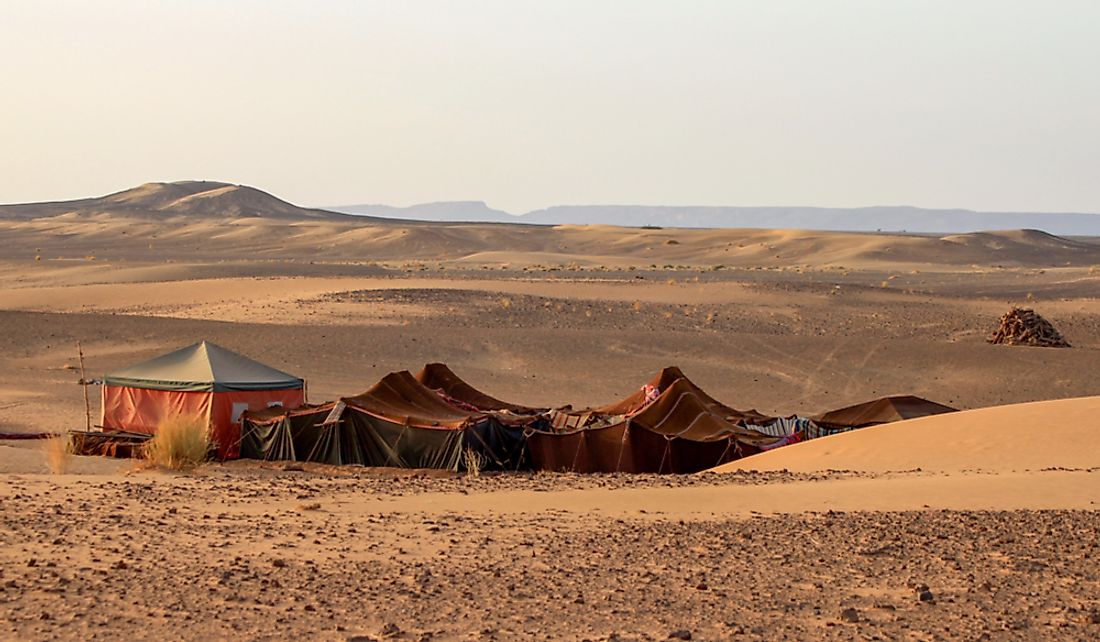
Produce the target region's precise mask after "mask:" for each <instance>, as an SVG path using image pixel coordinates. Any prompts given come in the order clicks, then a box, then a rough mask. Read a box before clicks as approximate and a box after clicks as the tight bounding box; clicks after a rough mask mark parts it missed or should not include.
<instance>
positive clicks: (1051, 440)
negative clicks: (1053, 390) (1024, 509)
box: [713, 397, 1100, 473]
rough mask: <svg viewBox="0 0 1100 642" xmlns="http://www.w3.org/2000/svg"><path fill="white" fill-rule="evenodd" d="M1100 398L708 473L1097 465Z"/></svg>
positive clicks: (964, 418)
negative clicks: (1097, 428)
mask: <svg viewBox="0 0 1100 642" xmlns="http://www.w3.org/2000/svg"><path fill="white" fill-rule="evenodd" d="M1098 417H1100V397H1082V398H1078V399H1062V400H1057V401H1039V402H1033V403H1023V404H1012V405H1008V406H995V407H992V408H980V409H977V410H966V411H962V412H954V413H948V414H943V415H934V416H931V417H921V418H919V419H910V420H908V421H899V422H896V423H891V424H883V425H881V426H874V427H871V428H864V429H862V430H855V431H852V432H849V433H844V434H840V435H833V436H831V437H825V438H822V439H815V440H813V441H808V442H804V443H801V444H795V445H793V446H787V447H785V448H780V449H778V450H774V451H771V452H767V453H762V454H759V455H754V456H752V457H747V458H745V459H741V460H738V461H735V462H731V463H729V464H726V465H724V466H720V467H718V468H715V469H714V471H713V472H720V473H721V472H734V471H739V470H757V471H776V470H788V471H792V472H813V471H823V470H851V471H866V472H876V473H878V472H889V471H912V470H915V469H918V468H919V469H921V470H922V471H938V472H961V471H982V472H996V473H1007V472H1022V471H1025V470H1030V471H1037V470H1042V469H1045V468H1081V469H1091V468H1100V432H1098V431H1097V430H1096V427H1097V425H1098Z"/></svg>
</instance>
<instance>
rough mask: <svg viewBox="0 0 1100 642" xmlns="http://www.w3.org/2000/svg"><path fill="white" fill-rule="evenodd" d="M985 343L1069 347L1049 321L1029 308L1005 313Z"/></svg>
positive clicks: (1013, 309) (1014, 309) (1015, 309)
mask: <svg viewBox="0 0 1100 642" xmlns="http://www.w3.org/2000/svg"><path fill="white" fill-rule="evenodd" d="M987 341H989V342H990V343H998V344H1004V345H1010V346H1020V345H1024V346H1037V347H1043V348H1068V347H1070V345H1069V342H1068V341H1066V340H1065V338H1064V337H1063V336H1062V334H1061V333H1060V332H1058V330H1057V329H1055V327H1054V326H1053V325H1052V324H1051V323H1050V321H1047V320H1046V319H1044V318H1043V317H1041V316H1039V314H1038V313H1037V312H1035V311H1034V310H1032V309H1030V308H1012V309H1011V310H1009V311H1008V312H1006V313H1005V314H1004V315H1003V316H1002V317H1001V323H1000V325H999V326H998V327H997V329H996V330H995V331H994V332H993V334H992V335H990V336H989V339H987Z"/></svg>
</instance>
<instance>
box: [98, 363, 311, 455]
mask: <svg viewBox="0 0 1100 642" xmlns="http://www.w3.org/2000/svg"><path fill="white" fill-rule="evenodd" d="M305 401H306V399H305V382H304V381H303V380H302V379H300V378H298V377H295V376H294V375H290V374H287V373H285V372H282V371H280V370H276V369H275V368H271V367H269V366H265V365H264V364H262V363H258V362H256V361H253V360H251V359H249V358H248V357H245V356H242V355H240V354H237V353H236V352H233V351H232V350H227V349H226V348H223V347H221V346H218V345H215V344H213V343H210V342H208V341H201V342H199V343H196V344H194V345H190V346H187V347H186V348H181V349H179V350H176V351H175V352H170V353H168V354H165V355H162V356H159V357H156V358H154V359H150V360H149V361H145V362H143V363H139V364H137V365H134V366H131V367H129V368H126V369H124V370H119V371H117V372H114V373H111V374H109V375H107V376H106V377H104V379H103V414H102V420H101V422H100V424H101V426H102V427H103V429H104V430H106V431H129V432H135V433H145V434H155V433H156V431H157V426H159V425H160V424H161V422H163V421H164V420H166V419H171V418H175V417H195V418H197V419H199V420H201V421H203V422H205V423H206V424H207V425H209V426H210V429H211V434H212V437H213V439H214V440H215V441H216V442H217V446H218V456H219V457H221V458H222V459H229V458H233V457H236V456H237V455H238V452H239V447H240V439H241V434H240V423H239V419H240V416H241V414H242V413H244V412H245V411H247V410H262V409H264V408H268V407H270V406H276V405H281V406H285V407H288V408H294V407H298V406H301V405H302V404H304V403H305Z"/></svg>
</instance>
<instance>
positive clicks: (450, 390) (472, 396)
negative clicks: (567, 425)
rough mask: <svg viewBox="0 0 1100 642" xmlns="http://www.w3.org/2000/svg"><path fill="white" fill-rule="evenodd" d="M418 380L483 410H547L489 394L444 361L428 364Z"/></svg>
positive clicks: (538, 411)
mask: <svg viewBox="0 0 1100 642" xmlns="http://www.w3.org/2000/svg"><path fill="white" fill-rule="evenodd" d="M416 380H417V381H419V382H420V383H421V384H423V385H424V386H427V387H428V388H431V389H432V390H440V391H442V392H443V394H445V395H447V397H450V398H451V399H454V400H456V401H458V402H461V403H463V404H466V405H469V406H473V407H474V408H477V409H478V410H482V411H500V410H505V411H508V412H512V413H515V414H518V415H537V414H539V413H543V412H546V410H547V409H546V408H532V407H530V406H523V405H520V404H514V403H509V402H507V401H501V400H500V399H497V398H496V397H492V396H489V395H487V394H485V393H484V392H482V391H480V390H478V389H477V388H475V387H473V386H471V385H470V384H468V383H466V382H465V381H463V380H462V379H461V378H460V377H459V376H458V375H456V374H455V373H454V371H452V370H451V369H450V368H449V367H447V365H446V364H443V363H429V364H427V365H426V366H424V367H423V368H422V369H421V370H420V372H418V373H417V374H416Z"/></svg>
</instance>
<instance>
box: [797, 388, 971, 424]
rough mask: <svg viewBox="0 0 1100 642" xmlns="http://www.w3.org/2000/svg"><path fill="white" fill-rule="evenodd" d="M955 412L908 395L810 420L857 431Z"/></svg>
mask: <svg viewBox="0 0 1100 642" xmlns="http://www.w3.org/2000/svg"><path fill="white" fill-rule="evenodd" d="M956 410H957V409H956V408H952V407H951V406H945V405H943V404H941V403H936V402H935V401H929V400H927V399H922V398H920V397H914V396H912V395H896V396H893V397H883V398H881V399H874V400H872V401H866V402H864V403H860V404H856V405H854V406H848V407H846V408H840V409H837V410H830V411H829V412H826V413H823V414H820V415H817V416H815V417H811V419H813V420H814V422H816V423H818V424H821V425H823V426H842V427H853V428H860V427H863V426H873V425H875V424H885V423H890V422H893V421H901V420H903V419H916V418H917V417H927V416H928V415H938V414H941V413H945V412H955V411H956Z"/></svg>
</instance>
